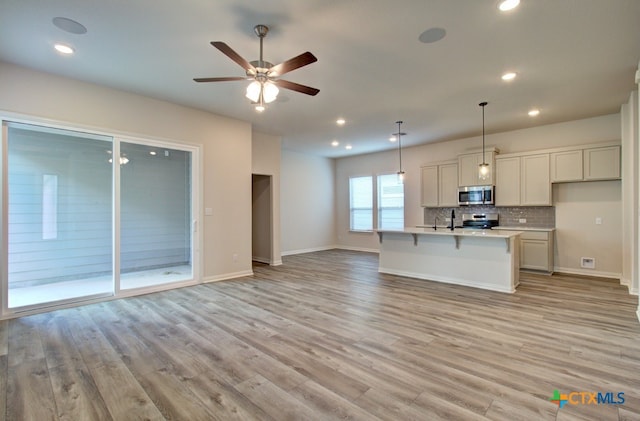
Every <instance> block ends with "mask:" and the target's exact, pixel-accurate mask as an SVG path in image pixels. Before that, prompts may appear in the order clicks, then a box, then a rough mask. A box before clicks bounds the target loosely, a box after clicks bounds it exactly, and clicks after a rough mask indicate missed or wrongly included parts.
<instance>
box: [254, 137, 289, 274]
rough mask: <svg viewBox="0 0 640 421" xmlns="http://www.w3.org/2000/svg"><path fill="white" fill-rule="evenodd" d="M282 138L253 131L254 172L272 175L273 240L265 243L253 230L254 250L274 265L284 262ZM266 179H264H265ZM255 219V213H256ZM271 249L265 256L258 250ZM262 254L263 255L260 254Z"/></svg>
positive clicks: (271, 232) (255, 254)
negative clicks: (281, 215)
mask: <svg viewBox="0 0 640 421" xmlns="http://www.w3.org/2000/svg"><path fill="white" fill-rule="evenodd" d="M281 144H282V139H281V138H280V137H279V136H271V135H267V134H264V133H258V132H253V141H252V147H251V168H252V172H253V174H259V175H268V176H270V177H271V185H270V186H269V187H270V190H271V197H270V203H271V212H270V215H269V216H270V218H271V220H270V221H269V224H270V225H271V227H270V233H269V238H268V240H270V241H271V244H270V245H265V244H263V243H262V242H263V241H264V240H265V238H264V237H265V236H264V235H263V236H260V235H258V233H257V232H255V230H254V232H253V245H254V247H253V250H254V253H253V254H254V258H255V257H266V258H267V260H268V263H270V264H272V265H280V264H282V257H281V251H280V248H281V246H280V242H281V238H282V237H281V228H280V171H281V170H280V166H281V161H280V146H281ZM263 181H264V180H263ZM254 221H255V215H254ZM266 249H269V250H270V252H269V253H270V255H269V256H264V255H263V254H264V253H261V252H258V250H261V251H262V250H266ZM260 254H262V256H259V255H260Z"/></svg>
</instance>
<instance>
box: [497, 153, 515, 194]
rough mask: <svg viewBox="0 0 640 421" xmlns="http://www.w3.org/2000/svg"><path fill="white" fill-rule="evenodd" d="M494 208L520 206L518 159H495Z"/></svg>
mask: <svg viewBox="0 0 640 421" xmlns="http://www.w3.org/2000/svg"><path fill="white" fill-rule="evenodd" d="M495 204H496V206H520V157H519V156H514V157H511V158H501V157H498V158H496V200H495Z"/></svg>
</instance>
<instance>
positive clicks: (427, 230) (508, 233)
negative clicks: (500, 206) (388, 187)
mask: <svg viewBox="0 0 640 421" xmlns="http://www.w3.org/2000/svg"><path fill="white" fill-rule="evenodd" d="M376 232H377V233H378V235H381V234H385V233H396V234H402V233H404V234H413V235H418V234H419V235H449V236H451V235H453V236H464V237H469V236H473V237H487V238H512V237H515V236H517V235H520V234H522V231H512V230H504V229H501V230H495V231H494V230H490V229H469V228H466V229H465V228H456V229H454V230H453V231H452V230H451V229H450V228H437V229H433V228H432V227H420V226H418V227H405V228H404V229H396V230H392V229H386V230H385V229H381V230H376Z"/></svg>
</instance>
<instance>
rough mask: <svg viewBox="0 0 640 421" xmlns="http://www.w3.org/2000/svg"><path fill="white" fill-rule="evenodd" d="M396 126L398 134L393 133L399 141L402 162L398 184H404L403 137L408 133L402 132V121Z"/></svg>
mask: <svg viewBox="0 0 640 421" xmlns="http://www.w3.org/2000/svg"><path fill="white" fill-rule="evenodd" d="M396 124H397V125H398V133H393V135H394V136H395V137H396V139H397V140H398V158H399V161H400V170H399V171H398V173H397V174H398V184H403V183H404V171H402V136H404V135H406V133H402V130H400V126H401V125H402V121H400V120H398V121H396Z"/></svg>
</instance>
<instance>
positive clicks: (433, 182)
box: [420, 165, 438, 208]
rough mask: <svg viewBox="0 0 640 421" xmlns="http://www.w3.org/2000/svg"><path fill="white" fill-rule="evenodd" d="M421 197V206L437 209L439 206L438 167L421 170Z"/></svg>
mask: <svg viewBox="0 0 640 421" xmlns="http://www.w3.org/2000/svg"><path fill="white" fill-rule="evenodd" d="M420 173H421V180H420V183H421V184H420V185H421V193H422V194H421V197H420V206H422V207H425V208H435V207H437V206H438V166H437V165H433V166H430V167H422V168H420Z"/></svg>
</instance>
